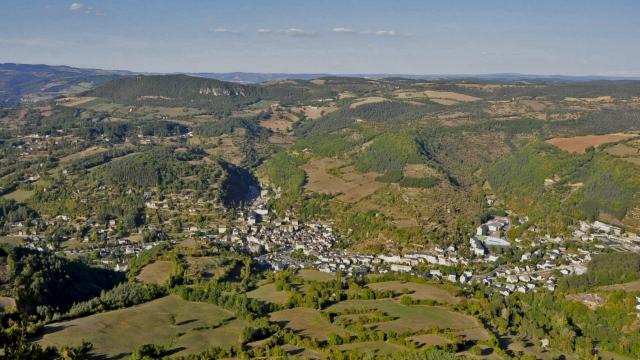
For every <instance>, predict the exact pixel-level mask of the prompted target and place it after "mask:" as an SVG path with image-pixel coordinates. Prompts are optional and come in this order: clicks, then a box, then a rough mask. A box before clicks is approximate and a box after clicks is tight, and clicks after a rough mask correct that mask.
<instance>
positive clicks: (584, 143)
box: [547, 134, 637, 153]
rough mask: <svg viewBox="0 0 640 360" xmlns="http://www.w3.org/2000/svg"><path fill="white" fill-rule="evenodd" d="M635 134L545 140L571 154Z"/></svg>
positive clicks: (625, 138)
mask: <svg viewBox="0 0 640 360" xmlns="http://www.w3.org/2000/svg"><path fill="white" fill-rule="evenodd" d="M636 136H637V135H635V134H608V135H586V136H574V137H557V138H553V139H549V140H547V143H549V144H551V145H553V146H555V147H557V148H559V149H560V150H563V151H567V152H571V153H584V152H585V151H586V150H587V148H589V147H596V148H597V147H598V146H600V145H603V144H608V143H613V142H618V141H622V140H627V139H630V138H633V137H636Z"/></svg>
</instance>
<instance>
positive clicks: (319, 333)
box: [271, 308, 347, 340]
mask: <svg viewBox="0 0 640 360" xmlns="http://www.w3.org/2000/svg"><path fill="white" fill-rule="evenodd" d="M271 321H274V322H277V323H279V324H281V325H283V326H284V327H286V328H289V329H292V330H293V331H295V332H296V333H298V334H299V335H301V336H307V337H312V338H315V339H318V340H326V339H327V335H329V333H336V334H339V335H346V334H347V331H346V330H344V329H342V328H339V327H337V326H335V325H333V324H331V323H330V322H329V320H327V319H326V318H324V317H323V316H322V314H320V312H319V311H317V310H314V309H309V308H294V309H287V310H281V311H276V312H274V313H272V314H271Z"/></svg>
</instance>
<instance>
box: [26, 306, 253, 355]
mask: <svg viewBox="0 0 640 360" xmlns="http://www.w3.org/2000/svg"><path fill="white" fill-rule="evenodd" d="M245 325H246V323H245V322H244V321H242V320H237V319H234V318H233V313H232V312H230V311H227V310H224V309H222V308H220V307H217V306H215V305H211V304H205V303H197V302H190V301H185V300H182V299H181V298H180V297H178V296H175V295H170V296H167V297H164V298H161V299H157V300H154V301H151V302H148V303H145V304H142V305H139V306H134V307H130V308H126V309H121V310H115V311H109V312H105V313H100V314H95V315H91V316H87V317H83V318H78V319H74V320H70V321H64V322H59V323H53V324H49V325H47V326H45V328H44V335H43V336H42V337H41V338H39V339H37V342H38V343H40V344H41V345H45V346H46V345H58V346H60V345H79V344H80V343H82V341H83V340H86V341H89V342H91V343H92V344H93V346H94V354H95V355H96V356H104V357H109V358H116V359H121V358H126V357H127V355H128V353H129V352H130V351H131V350H132V349H136V348H138V347H139V346H141V345H144V344H159V345H164V346H166V347H167V348H168V349H171V351H172V352H173V355H187V354H189V353H195V352H200V351H203V350H205V349H207V348H209V347H211V346H222V347H228V346H231V345H233V344H237V343H238V340H239V337H240V333H241V332H242V329H243V328H244V326H245Z"/></svg>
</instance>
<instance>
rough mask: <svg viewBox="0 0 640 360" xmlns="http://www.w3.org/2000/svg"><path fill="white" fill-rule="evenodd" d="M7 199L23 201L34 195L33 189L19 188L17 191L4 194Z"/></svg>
mask: <svg viewBox="0 0 640 360" xmlns="http://www.w3.org/2000/svg"><path fill="white" fill-rule="evenodd" d="M3 196H4V197H5V198H6V199H13V200H15V201H17V202H20V203H23V202H25V201H27V200H29V199H31V197H32V196H33V191H32V190H24V189H18V190H16V191H13V192H10V193H8V194H5V195H3Z"/></svg>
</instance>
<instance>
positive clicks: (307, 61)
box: [0, 0, 640, 76]
mask: <svg viewBox="0 0 640 360" xmlns="http://www.w3.org/2000/svg"><path fill="white" fill-rule="evenodd" d="M639 59H640V1H637V0H608V1H591V0H553V1H551V0H535V1H534V0H530V1H529V0H466V1H463V0H459V1H456V0H447V1H445V0H420V1H418V0H416V1H410V0H361V1H355V0H298V1H295V0H271V1H266V0H252V1H250V0H201V1H194V0H164V1H163V0H155V1H152V0H127V1H124V0H76V1H62V0H0V62H17V63H31V64H34V63H35V64H52V65H70V66H77V67H90V68H103V69H125V70H133V71H146V72H235V71H243V72H286V73H335V74H366V73H369V74H371V73H386V74H490V73H526V74H561V75H607V76H637V75H640V60H639Z"/></svg>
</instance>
